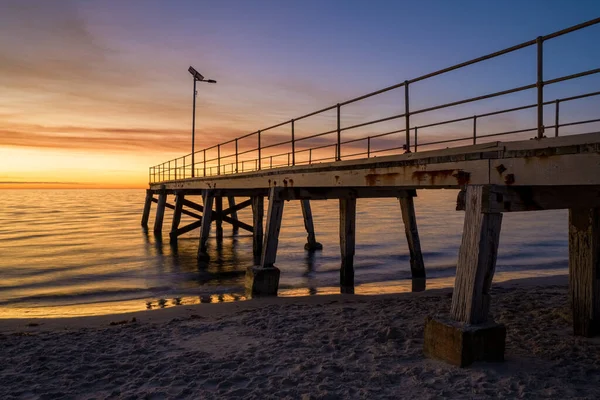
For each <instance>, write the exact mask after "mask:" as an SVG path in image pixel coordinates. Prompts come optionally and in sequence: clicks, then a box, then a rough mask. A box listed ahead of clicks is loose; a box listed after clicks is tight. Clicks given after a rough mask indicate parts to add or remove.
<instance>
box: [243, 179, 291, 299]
mask: <svg viewBox="0 0 600 400" xmlns="http://www.w3.org/2000/svg"><path fill="white" fill-rule="evenodd" d="M280 192H281V189H279V188H276V187H272V188H271V189H270V190H269V208H268V210H267V225H266V228H265V237H264V241H263V247H262V255H261V258H260V263H259V265H258V266H254V267H249V268H248V269H247V270H246V291H247V294H248V295H249V296H276V295H277V291H278V289H279V276H280V271H279V268H277V267H275V259H276V256H277V245H278V243H279V231H280V229H281V219H282V217H283V199H282V198H281V196H280ZM256 203H257V205H258V207H257V210H258V211H259V212H258V213H255V215H256V214H259V213H260V207H261V205H262V197H261V201H260V202H259V201H256ZM252 204H253V205H254V204H255V202H254V201H253V202H252ZM259 204H260V205H259ZM261 220H262V218H261ZM257 222H261V223H262V221H256V218H255V227H254V228H255V231H256V228H257V227H258V226H259V224H257Z"/></svg>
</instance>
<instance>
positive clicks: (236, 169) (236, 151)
mask: <svg viewBox="0 0 600 400" xmlns="http://www.w3.org/2000/svg"><path fill="white" fill-rule="evenodd" d="M237 172H238V140H237V138H236V139H235V173H236V174H237Z"/></svg>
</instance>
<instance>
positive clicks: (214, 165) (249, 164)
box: [149, 18, 600, 183]
mask: <svg viewBox="0 0 600 400" xmlns="http://www.w3.org/2000/svg"><path fill="white" fill-rule="evenodd" d="M598 23H600V18H595V19H592V20H589V21H587V22H584V23H581V24H578V25H574V26H572V27H569V28H566V29H562V30H560V31H557V32H554V33H551V34H548V35H545V36H539V37H537V38H536V39H533V40H529V41H526V42H523V43H520V44H518V45H515V46H511V47H508V48H506V49H503V50H500V51H496V52H494V53H490V54H487V55H484V56H481V57H477V58H474V59H472V60H469V61H465V62H462V63H459V64H456V65H453V66H450V67H447V68H444V69H440V70H438V71H435V72H431V73H428V74H425V75H422V76H419V77H417V78H413V79H410V80H405V81H404V82H400V83H397V84H395V85H392V86H388V87H386V88H383V89H380V90H376V91H374V92H370V93H367V94H365V95H362V96H359V97H355V98H353V99H350V100H346V101H344V102H341V103H337V104H334V105H332V106H329V107H326V108H322V109H320V110H317V111H313V112H310V113H308V114H305V115H302V116H300V117H297V118H293V119H290V120H288V121H284V122H281V123H278V124H275V125H272V126H269V127H267V128H264V129H259V130H257V131H254V132H251V133H248V134H245V135H242V136H239V137H237V138H234V139H230V140H228V141H225V142H223V143H219V144H216V145H213V146H211V147H207V148H205V149H202V150H199V151H196V152H195V153H194V155H195V160H196V161H195V165H191V162H190V160H191V159H192V157H191V156H192V154H191V153H189V154H186V155H184V156H182V157H178V158H175V159H172V160H169V161H166V162H163V163H161V164H157V165H155V166H152V167H150V168H149V182H150V183H156V182H164V181H171V180H180V179H187V178H191V177H206V176H213V175H223V174H234V173H240V172H249V171H258V170H262V169H268V168H276V167H283V166H295V165H301V164H313V163H316V162H325V161H340V160H342V145H348V144H352V143H357V142H361V141H366V150H365V151H359V152H354V153H350V154H344V157H346V158H349V157H358V156H366V157H371V156H372V155H375V154H378V153H382V152H390V151H396V150H404V151H406V152H410V151H414V152H417V151H418V148H419V146H421V147H423V146H433V145H439V144H448V143H455V142H461V141H466V140H472V143H473V144H476V143H477V139H483V138H488V137H495V136H502V135H511V134H517V133H526V132H536V138H537V139H542V138H543V137H545V136H544V133H545V131H546V129H554V136H558V135H559V129H560V128H561V127H567V126H574V125H582V124H591V123H598V122H600V118H598V119H586V120H579V121H572V122H568V123H561V122H560V104H562V103H565V102H569V101H573V100H578V99H583V98H588V97H593V96H598V95H600V91H590V92H587V93H583V94H579V95H576V96H570V97H565V98H557V99H554V100H551V101H544V87H546V86H549V85H552V84H556V83H560V82H565V81H568V80H573V79H579V78H582V77H585V76H590V75H595V74H598V73H600V68H594V69H590V70H586V71H581V72H578V73H575V74H570V75H565V76H561V77H558V78H553V79H549V80H544V79H543V72H544V63H543V44H544V42H546V41H548V40H550V39H554V38H557V37H560V36H563V35H566V34H568V33H571V32H575V31H578V30H581V29H583V28H586V27H590V26H593V25H596V24H598ZM530 46H536V54H537V58H536V69H537V79H536V82H535V83H531V84H527V85H522V86H518V87H514V88H511V89H506V90H502V91H497V92H492V93H487V94H484V95H480V96H475V97H471V98H466V99H462V100H458V101H453V102H448V103H444V104H439V105H435V106H431V107H426V108H421V109H416V110H411V109H410V90H409V88H410V85H411V84H413V83H416V82H420V81H424V80H427V79H429V78H432V77H435V76H439V75H442V74H446V73H448V72H451V71H454V70H457V69H460V68H464V67H467V66H470V65H473V64H477V63H480V62H482V61H486V60H490V59H493V58H496V57H499V56H502V55H505V54H509V53H512V52H514V51H517V50H521V49H524V48H527V47H530ZM402 87H403V88H404V112H402V113H399V114H394V115H391V116H388V117H384V118H379V119H375V120H371V121H366V122H361V123H358V124H354V125H350V126H344V127H343V126H342V123H341V122H342V121H341V120H342V115H341V110H342V107H343V106H347V105H350V104H353V103H356V102H359V101H361V100H365V99H368V98H371V97H374V96H377V95H380V94H382V93H386V92H389V91H391V90H394V89H398V88H402ZM531 89H536V91H537V102H536V103H533V104H528V105H524V106H519V107H512V108H508V109H502V110H494V111H490V112H487V113H480V114H475V115H469V116H464V117H460V118H453V119H449V120H443V121H437V122H432V123H428V124H422V125H420V126H413V125H411V121H410V117H411V116H414V115H418V114H425V113H428V112H432V111H437V110H441V109H445V108H449V107H455V106H459V105H463V104H469V103H474V102H477V101H482V100H487V99H491V98H496V97H500V96H505V95H509V94H513V93H518V92H522V91H526V90H531ZM548 105H554V106H555V107H554V124H553V125H544V106H548ZM532 108H536V109H537V124H536V126H535V127H528V128H524V129H513V130H510V131H504V132H494V133H486V134H481V133H478V132H477V122H478V120H480V119H481V118H486V117H490V116H494V115H499V114H504V113H510V112H515V111H521V110H526V109H532ZM332 110H336V122H337V123H336V127H335V128H334V129H330V130H326V131H323V132H319V133H315V134H312V135H308V136H302V137H298V138H297V137H296V132H295V124H296V123H297V122H298V121H301V120H304V119H307V118H309V117H312V116H316V115H319V114H322V113H325V112H328V111H332ZM402 118H403V119H404V127H403V128H401V129H395V130H392V131H389V132H384V133H378V134H373V135H368V136H365V137H360V138H352V139H348V140H345V141H342V132H345V131H349V130H353V129H358V128H363V127H366V126H371V125H375V124H379V123H382V122H387V121H392V120H397V119H402ZM469 120H472V121H473V128H472V133H471V134H470V135H469V136H467V137H458V138H451V139H444V140H437V141H429V142H424V143H419V142H418V131H419V129H424V128H429V127H434V126H441V125H446V124H452V123H457V122H463V121H469ZM284 126H289V127H290V131H289V134H290V139H288V140H284V141H280V142H277V143H272V144H268V145H263V144H262V143H261V142H262V137H263V135H264V134H265V132H267V131H270V130H273V129H276V128H280V127H284ZM411 132H412V137H413V138H414V143H412V144H411ZM398 133H404V137H405V140H404V144H401V145H396V146H392V147H386V148H383V149H381V148H380V149H376V150H373V149H372V148H371V141H372V140H373V139H379V138H383V137H387V136H390V135H393V134H398ZM333 134H336V140H335V142H333V143H327V144H320V145H317V146H314V147H310V148H308V147H301V148H299V149H297V148H296V145H297V144H298V143H299V142H304V141H307V140H310V139H317V138H321V137H325V136H328V135H333ZM252 137H255V138H256V139H255V140H256V147H254V148H251V149H248V150H243V151H239V148H238V145H239V142H240V141H241V140H246V139H249V138H252ZM232 144H234V145H235V152H231V153H228V154H221V153H222V148H223V147H224V146H227V145H232ZM285 145H290V146H291V149H290V151H285V152H279V153H277V152H276V153H274V154H264V153H263V150H268V149H273V148H275V147H281V146H285ZM344 148H346V147H345V146H344ZM351 148H353V147H351ZM323 149H331V155H323V154H319V155H318V157H319V158H314V157H313V152H315V151H316V150H323ZM214 150H216V152H217V154H216V157H215V156H211V155H210V154H209V158H207V152H211V151H213V152H214ZM251 153H255V154H256V158H250V159H240V156H245V155H247V154H251ZM321 153H322V152H321ZM298 156H305V157H306V158H307V159H306V160H303V161H301V160H299V157H298ZM199 158H200V160H201V161H198V159H199ZM232 158H234V160H233V161H229V160H230V159H232ZM274 159H275V163H273V160H274Z"/></svg>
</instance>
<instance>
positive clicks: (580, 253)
mask: <svg viewBox="0 0 600 400" xmlns="http://www.w3.org/2000/svg"><path fill="white" fill-rule="evenodd" d="M599 271H600V208H591V209H590V208H573V209H570V210H569V294H570V297H571V307H572V310H573V331H574V333H575V335H580V336H586V337H591V336H595V335H600V274H599Z"/></svg>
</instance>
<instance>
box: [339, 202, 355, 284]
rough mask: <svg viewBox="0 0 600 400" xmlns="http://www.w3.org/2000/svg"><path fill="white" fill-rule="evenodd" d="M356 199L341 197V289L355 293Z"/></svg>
mask: <svg viewBox="0 0 600 400" xmlns="http://www.w3.org/2000/svg"><path fill="white" fill-rule="evenodd" d="M355 233H356V199H355V198H342V199H340V250H341V253H342V265H341V267H340V291H341V292H342V293H354V247H355V242H356V237H355Z"/></svg>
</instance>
